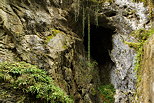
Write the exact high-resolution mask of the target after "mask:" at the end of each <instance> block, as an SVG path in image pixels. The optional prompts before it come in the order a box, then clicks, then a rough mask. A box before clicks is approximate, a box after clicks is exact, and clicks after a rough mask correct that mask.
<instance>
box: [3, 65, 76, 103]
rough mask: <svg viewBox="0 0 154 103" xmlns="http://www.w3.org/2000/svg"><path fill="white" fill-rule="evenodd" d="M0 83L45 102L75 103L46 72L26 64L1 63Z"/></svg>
mask: <svg viewBox="0 0 154 103" xmlns="http://www.w3.org/2000/svg"><path fill="white" fill-rule="evenodd" d="M0 82H1V83H3V84H4V83H6V84H8V83H9V85H8V87H7V88H14V89H16V90H21V91H23V92H24V93H28V94H29V93H30V94H31V95H34V96H35V97H36V99H37V98H39V99H41V100H43V101H44V102H50V103H59V102H60V103H73V101H72V100H71V99H70V98H69V97H68V96H67V95H66V93H65V92H64V91H63V90H62V89H60V88H59V87H58V86H56V85H55V84H54V81H53V80H52V78H51V77H49V76H48V75H47V73H46V72H45V71H44V70H41V69H39V68H37V66H34V65H31V64H28V63H25V62H18V63H8V62H3V63H0Z"/></svg>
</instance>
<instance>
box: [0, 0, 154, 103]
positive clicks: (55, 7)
mask: <svg viewBox="0 0 154 103" xmlns="http://www.w3.org/2000/svg"><path fill="white" fill-rule="evenodd" d="M100 1H101V0H100ZM109 1H110V0H109ZM109 1H108V2H104V1H102V2H99V3H98V2H97V0H96V1H95V0H89V2H87V1H86V0H85V1H84V0H1V1H0V62H2V63H3V62H6V61H7V62H20V61H24V62H26V63H29V64H32V65H37V66H38V68H40V69H42V70H44V71H46V72H47V74H48V76H50V77H52V79H53V80H54V82H55V84H56V85H58V86H59V87H60V88H62V89H63V90H64V91H65V92H66V93H67V94H68V95H69V96H70V97H71V98H72V99H73V100H74V102H75V103H103V102H104V101H107V100H105V99H104V97H103V96H101V95H100V93H99V92H98V87H99V86H100V85H104V84H110V83H112V84H113V85H114V88H115V89H116V94H115V103H132V102H134V101H135V93H136V81H137V80H136V79H137V78H136V72H135V71H134V66H135V61H136V59H135V56H136V51H135V49H133V48H131V47H130V46H129V45H128V44H126V43H125V41H127V42H137V39H136V38H135V37H134V36H132V35H130V33H131V32H132V31H135V30H138V29H149V28H151V23H152V21H151V19H152V18H153V14H152V17H151V16H150V13H151V12H149V9H148V7H145V6H144V4H143V3H135V2H132V1H131V0H111V1H110V2H109ZM87 3H89V4H87ZM95 4H96V5H95ZM89 5H91V6H89ZM97 6H98V8H99V9H96V7H97ZM93 7H94V8H93ZM84 10H85V11H84ZM86 10H87V11H88V12H86ZM89 12H90V13H89ZM85 15H87V16H89V19H88V17H86V16H85ZM84 16H85V17H84ZM83 18H84V19H83ZM84 22H85V23H84ZM88 22H89V23H88ZM89 26H90V27H91V28H89ZM89 29H90V32H91V61H92V62H91V63H90V64H89V61H88V58H87V57H88V54H87V52H88V51H87V49H88V48H87V47H88V45H87V42H88V41H87V38H88V32H89V31H88V30H89ZM83 32H84V34H83ZM145 45H147V46H145V50H146V51H145V57H144V59H143V65H144V63H145V65H144V66H145V67H144V66H143V68H144V69H143V73H145V75H149V74H150V73H152V69H153V65H152V59H153V58H152V57H153V56H152V55H153V51H152V50H153V38H152V39H149V42H147V44H145ZM146 48H147V49H146ZM149 52H150V53H149ZM95 61H96V62H97V63H96V62H95ZM144 61H145V62H144ZM95 64H98V65H97V66H96V65H95ZM149 65H150V68H149ZM145 68H148V69H145ZM144 70H145V71H144ZM146 70H147V72H146ZM150 75H151V76H150V78H151V81H147V82H148V83H150V84H149V85H148V89H149V90H146V86H145V87H143V88H144V89H143V90H144V91H143V92H144V93H145V92H147V91H149V93H148V95H149V96H148V97H147V98H148V99H149V98H152V93H153V87H152V86H153V77H152V76H153V75H152V74H150ZM144 78H145V79H148V77H147V76H145V77H144ZM143 84H146V82H143ZM1 87H2V86H1ZM0 92H1V91H0ZM151 92H152V93H151ZM144 93H143V94H144ZM13 94H14V91H12V92H10V95H13ZM18 95H23V96H25V95H26V96H27V94H22V92H21V91H20V92H19V93H17V95H13V96H12V98H10V97H8V98H7V97H6V98H5V99H3V98H2V97H0V102H2V103H5V102H7V103H8V102H11V103H14V102H18V100H15V98H17V97H18ZM145 95H146V94H145ZM0 96H1V95H0ZM150 96H151V97H150ZM27 97H28V96H27ZM28 98H29V97H28ZM144 99H145V101H146V97H145V98H144ZM144 99H143V100H144ZM20 100H21V99H20ZM25 100H26V103H31V101H27V100H31V99H25ZM33 101H34V100H33ZM38 101H39V100H37V101H35V102H36V103H38ZM151 101H152V99H151ZM20 102H21V101H20ZM20 102H19V103H20ZM21 103H22V102H21ZM143 103H144V102H143ZM145 103H146V102H145ZM149 103H150V102H149Z"/></svg>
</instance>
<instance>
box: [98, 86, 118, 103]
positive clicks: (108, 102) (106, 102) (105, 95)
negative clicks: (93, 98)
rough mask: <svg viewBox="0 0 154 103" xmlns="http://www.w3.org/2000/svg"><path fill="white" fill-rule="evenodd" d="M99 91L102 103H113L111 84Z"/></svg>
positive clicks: (113, 90) (113, 92)
mask: <svg viewBox="0 0 154 103" xmlns="http://www.w3.org/2000/svg"><path fill="white" fill-rule="evenodd" d="M99 91H100V95H101V99H102V101H103V103H114V95H115V89H114V86H113V85H112V84H108V85H103V86H101V87H99Z"/></svg>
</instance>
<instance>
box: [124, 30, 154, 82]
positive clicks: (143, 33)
mask: <svg viewBox="0 0 154 103" xmlns="http://www.w3.org/2000/svg"><path fill="white" fill-rule="evenodd" d="M153 34H154V29H149V30H145V29H139V30H136V31H133V32H132V33H131V34H130V35H132V36H134V37H135V38H136V39H137V40H138V42H137V43H133V42H125V43H126V44H128V45H129V46H130V47H133V48H135V50H136V52H137V55H136V58H135V61H136V62H135V67H134V70H135V71H136V73H137V82H140V81H141V75H140V71H141V69H140V68H141V61H142V57H143V51H144V49H143V45H144V43H145V42H146V41H147V39H148V38H149V37H150V36H151V35H153Z"/></svg>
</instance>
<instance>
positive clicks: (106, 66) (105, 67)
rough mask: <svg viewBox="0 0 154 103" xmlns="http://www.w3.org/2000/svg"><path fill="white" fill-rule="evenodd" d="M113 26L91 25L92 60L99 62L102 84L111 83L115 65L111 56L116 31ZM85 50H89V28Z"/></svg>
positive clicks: (85, 40) (86, 30)
mask: <svg viewBox="0 0 154 103" xmlns="http://www.w3.org/2000/svg"><path fill="white" fill-rule="evenodd" d="M114 31H115V30H114V29H113V28H105V27H103V26H96V25H92V24H91V26H90V38H91V39H90V52H91V58H92V60H94V61H96V62H97V63H98V69H99V76H100V81H101V83H102V84H109V83H110V71H111V69H112V67H113V65H114V63H113V62H112V60H111V58H110V55H109V53H110V51H111V50H112V35H113V34H114V33H115V32H114ZM84 46H85V50H86V51H87V50H88V48H87V47H88V28H85V36H84Z"/></svg>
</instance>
